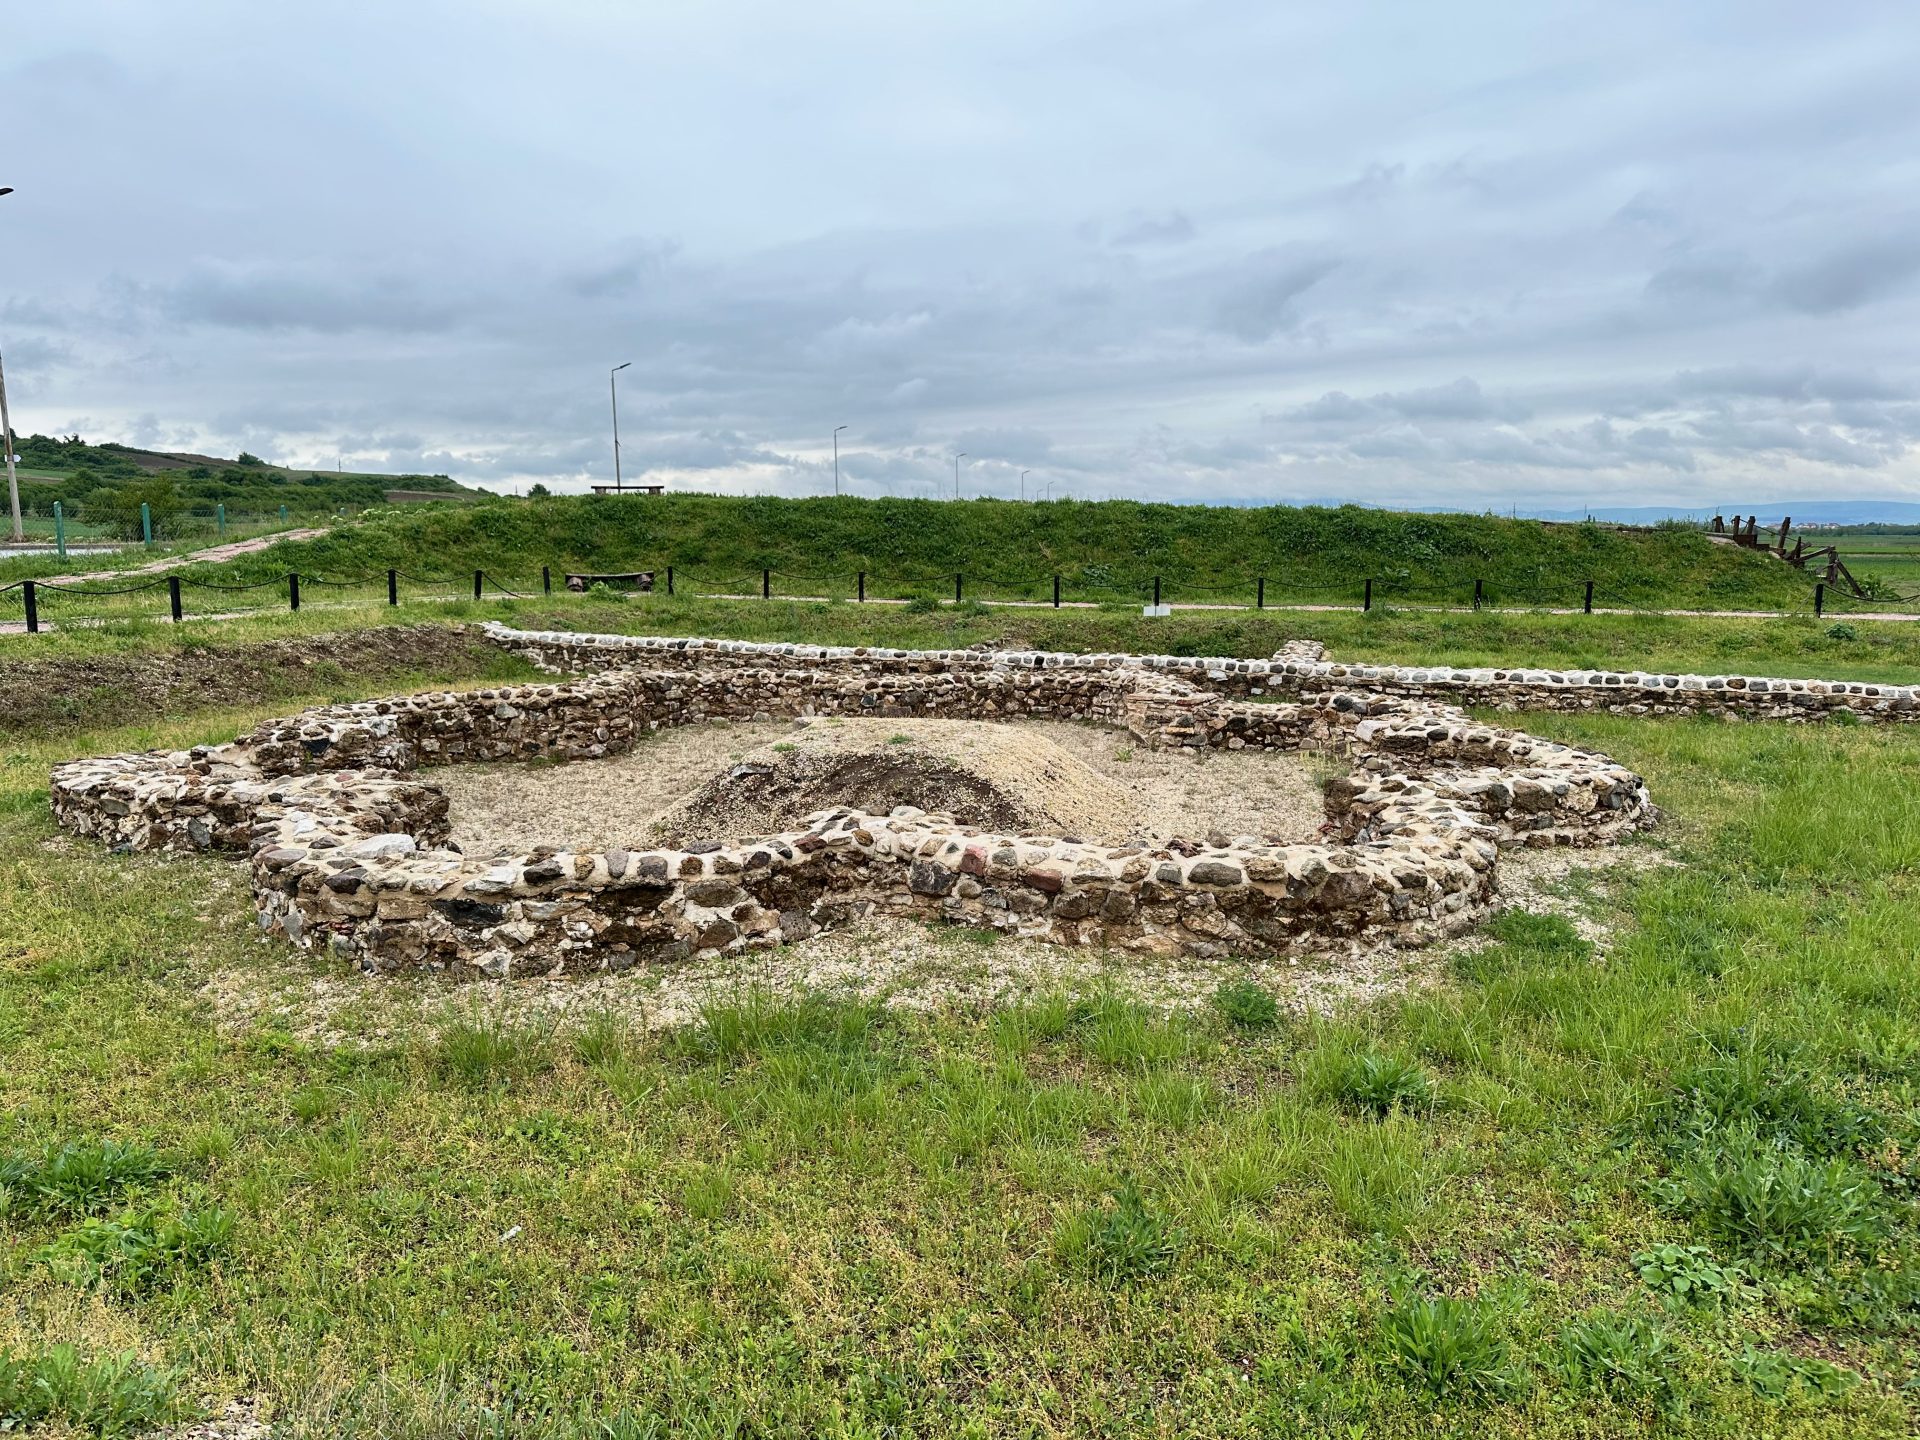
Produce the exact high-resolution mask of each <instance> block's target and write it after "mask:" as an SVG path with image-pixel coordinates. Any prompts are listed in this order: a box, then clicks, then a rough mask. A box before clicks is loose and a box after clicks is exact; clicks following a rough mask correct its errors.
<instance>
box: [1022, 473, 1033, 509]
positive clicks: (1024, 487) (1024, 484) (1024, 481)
mask: <svg viewBox="0 0 1920 1440" xmlns="http://www.w3.org/2000/svg"><path fill="white" fill-rule="evenodd" d="M1032 473H1033V472H1032V471H1031V470H1022V471H1021V472H1020V499H1021V500H1022V502H1024V501H1025V500H1026V498H1027V476H1029V475H1031V474H1032Z"/></svg>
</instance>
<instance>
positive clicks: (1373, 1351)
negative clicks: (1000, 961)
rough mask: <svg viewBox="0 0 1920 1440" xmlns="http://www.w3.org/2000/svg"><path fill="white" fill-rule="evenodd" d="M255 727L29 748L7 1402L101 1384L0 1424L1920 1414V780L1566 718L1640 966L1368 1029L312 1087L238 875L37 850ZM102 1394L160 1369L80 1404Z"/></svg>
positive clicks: (771, 1051) (832, 1028)
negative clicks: (1634, 852) (1610, 823)
mask: <svg viewBox="0 0 1920 1440" xmlns="http://www.w3.org/2000/svg"><path fill="white" fill-rule="evenodd" d="M826 613H827V616H828V618H829V619H832V618H835V617H837V615H838V613H839V612H837V611H832V612H826ZM785 618H786V623H787V625H788V627H789V633H790V634H796V635H807V634H808V631H807V630H806V628H805V626H804V625H803V624H800V623H798V622H799V621H800V620H803V619H804V612H795V613H793V614H790V615H788V616H787V617H785ZM974 618H979V617H971V618H970V619H969V623H972V620H973V619H974ZM1095 618H1096V620H1097V619H1098V618H1100V617H1095ZM813 633H814V635H815V636H816V637H817V638H828V634H827V633H826V632H823V631H815V632H813ZM414 678H415V679H416V680H419V681H422V682H424V681H425V680H426V679H428V678H434V679H439V680H457V679H459V678H460V677H459V676H458V675H453V674H449V675H443V676H436V677H426V676H420V677H414ZM367 688H368V687H366V686H364V685H356V684H355V683H354V682H353V680H352V679H351V677H346V678H343V679H341V680H339V681H337V682H332V683H329V684H328V685H327V687H326V688H325V689H324V690H323V691H322V692H321V693H320V694H318V695H314V696H312V697H310V698H313V699H321V698H328V697H337V696H344V695H348V694H353V693H364V692H365V690H366V689H367ZM377 688H387V687H384V686H383V687H377ZM288 703H291V702H290V701H289V702H288ZM273 708H285V707H284V706H283V705H276V706H275V707H273ZM248 718H249V716H248V715H247V714H241V713H236V712H231V711H228V712H220V713H213V714H207V715H203V716H201V717H199V718H196V719H191V720H176V721H173V722H170V723H168V724H166V725H162V726H151V725H149V726H141V727H136V728H132V729H126V728H122V729H116V730H104V731H103V730H83V731H79V732H69V733H67V734H64V735H59V736H50V737H46V738H43V739H38V740H32V741H27V740H20V739H16V740H15V741H14V742H13V744H11V745H10V746H7V747H0V1155H3V1156H4V1157H6V1158H5V1159H4V1160H0V1165H4V1166H6V1167H7V1172H6V1178H5V1180H4V1181H0V1183H3V1184H4V1185H5V1186H6V1190H5V1199H4V1201H3V1202H0V1349H4V1350H6V1351H8V1352H9V1353H11V1354H12V1355H13V1356H15V1357H16V1359H18V1360H19V1362H20V1363H21V1364H22V1365H35V1366H37V1373H38V1374H39V1375H41V1376H42V1377H44V1376H46V1375H49V1374H50V1375H52V1376H53V1377H54V1378H55V1380H56V1381H58V1382H59V1383H57V1384H55V1385H53V1386H51V1387H42V1388H40V1389H32V1388H30V1387H29V1386H28V1385H27V1382H26V1380H25V1379H24V1378H22V1377H19V1376H11V1377H10V1376H9V1374H8V1372H7V1371H6V1370H5V1369H4V1362H0V1416H3V1415H5V1414H6V1413H7V1407H8V1405H9V1403H14V1402H17V1404H18V1413H20V1414H22V1415H31V1414H34V1413H39V1412H45V1411H48V1410H51V1411H52V1412H53V1413H54V1414H55V1415H56V1416H64V1417H66V1418H68V1419H75V1420H78V1421H79V1422H81V1423H82V1426H83V1428H92V1429H108V1428H111V1424H112V1420H111V1414H110V1412H109V1409H108V1407H110V1406H113V1405H118V1407H119V1410H118V1412H117V1413H118V1414H120V1415H121V1416H122V1417H124V1418H125V1419H126V1421H127V1423H128V1424H129V1425H132V1424H135V1423H136V1422H138V1421H140V1420H142V1419H143V1418H145V1417H149V1416H153V1415H157V1414H160V1413H163V1412H164V1411H166V1410H167V1409H168V1408H169V1407H170V1406H173V1405H176V1404H180V1403H185V1404H194V1403H205V1402H208V1401H216V1402H217V1401H218V1400H220V1399H222V1398H224V1397H225V1396H228V1395H233V1394H240V1395H247V1396H254V1397H260V1398H262V1399H263V1400H264V1401H265V1402H266V1403H267V1404H268V1405H269V1406H270V1407H272V1409H273V1410H274V1411H275V1413H276V1415H277V1416H278V1417H279V1418H281V1419H282V1420H284V1421H285V1422H286V1423H287V1424H288V1425H289V1427H290V1429H291V1430H292V1431H294V1432H295V1433H324V1434H327V1435H330V1436H337V1435H341V1434H365V1435H373V1434H378V1435H382V1436H396V1435H420V1436H425V1435H454V1434H461V1435H467V1434H474V1433H486V1434H502V1435H519V1434H527V1435H580V1436H588V1435H592V1436H609V1435H612V1436H630V1435H631V1436H639V1435H658V1434H686V1435H795V1436H799V1435H816V1434H818V1435H849V1436H852V1435H878V1434H950V1433H951V1434H982V1435H997V1434H1063V1435H1064V1434H1074V1435H1082V1434H1083V1435H1096V1434H1102V1435H1105V1434H1111V1435H1118V1434H1139V1433H1155V1434H1165V1435H1195V1436H1200V1435H1205V1436H1219V1435H1248V1436H1251V1435H1270V1434H1305V1435H1323V1436H1338V1437H1352V1436H1355V1435H1366V1436H1369V1437H1374V1436H1401V1435H1405V1436H1413V1435H1419V1436H1435V1435H1460V1436H1474V1437H1484V1436H1522V1435H1524V1436H1528V1437H1539V1436H1561V1435H1565V1436H1575V1435H1581V1436H1591V1435H1597V1434H1608V1435H1612V1434H1625V1433H1667V1432H1683V1433H1688V1434H1695V1435H1702V1436H1729V1437H1732V1436H1740V1437H1745V1436H1750V1435H1755V1434H1769V1435H1780V1436H1788V1435H1794V1436H1829V1435H1830V1436H1836V1437H1837V1436H1842V1435H1844V1436H1889V1437H1890V1436H1895V1435H1904V1434H1910V1433H1912V1430H1913V1428H1914V1425H1915V1423H1916V1419H1917V1418H1920V1415H1917V1412H1916V1405H1917V1404H1920V1402H1916V1399H1915V1394H1916V1383H1917V1381H1920V1363H1917V1362H1920V1350H1917V1348H1916V1340H1915V1336H1914V1329H1913V1327H1914V1324H1915V1319H1916V1284H1915V1281H1916V1270H1915V1266H1916V1264H1917V1263H1920V1236H1917V1235H1916V1226H1915V1214H1914V1206H1913V1197H1914V1194H1915V1189H1916V1185H1920V1175H1916V1173H1915V1170H1914V1162H1913V1158H1912V1157H1913V1156H1914V1155H1915V1154H1916V1153H1920V1151H1917V1150H1916V1146H1917V1145H1920V1133H1916V1126H1915V1123H1914V1104H1915V1087H1916V1084H1917V1083H1920V1003H1917V1002H1916V1000H1915V996H1916V994H1920V991H1917V990H1916V987H1915V985H1914V983H1913V981H1914V976H1913V963H1914V961H1913V957H1914V955H1915V954H1916V953H1920V922H1917V921H1916V920H1915V916H1916V914H1920V911H1917V910H1916V908H1915V904H1914V901H1915V894H1914V883H1913V876H1914V874H1915V869H1916V865H1920V783H1916V782H1920V735H1916V734H1914V733H1912V732H1907V731H1900V732H1882V731H1877V730H1870V729H1866V728H1850V729H1849V728H1825V727H1823V728H1819V729H1790V728H1775V727H1767V726H1758V725H1755V726H1724V725H1713V724H1698V723H1673V722H1641V723H1634V722H1628V721H1621V720H1615V719H1611V718H1605V717H1594V718H1583V719H1575V718H1569V717H1536V718H1534V719H1533V720H1531V721H1529V722H1528V723H1529V724H1530V725H1531V726H1532V728H1534V729H1535V730H1537V731H1539V732H1541V733H1546V734H1550V735H1554V736H1556V737H1559V738H1563V739H1566V740H1569V741H1573V742H1577V743H1581V744H1590V745H1594V746H1598V747H1600V748H1603V749H1605V750H1607V751H1609V752H1611V753H1613V754H1615V755H1617V756H1619V757H1620V758H1621V759H1622V760H1624V761H1625V762H1627V763H1628V764H1631V765H1633V766H1635V767H1636V768H1638V769H1640V770H1642V771H1643V772H1644V773H1645V774H1646V775H1647V776H1648V778H1649V781H1650V783H1651V784H1652V786H1653V788H1654V792H1655V794H1656V796H1657V797H1658V798H1659V800H1660V802H1661V803H1662V805H1663V806H1665V807H1666V808H1667V809H1668V811H1669V813H1670V815H1671V817H1672V818H1671V820H1670V823H1669V826H1668V828H1667V829H1666V830H1665V831H1664V833H1663V834H1662V835H1661V836H1659V837H1658V839H1657V841H1656V843H1658V844H1661V845H1664V846H1668V847H1671V850H1672V853H1673V857H1674V858H1676V859H1678V860H1680V861H1681V862H1682V863H1681V864H1680V865H1679V866H1677V867H1673V868H1665V869H1656V870H1653V871H1648V872H1643V873H1641V874H1639V875H1638V877H1637V878H1632V879H1630V880H1628V881H1626V882H1625V884H1624V886H1623V888H1620V889H1618V890H1616V891H1614V892H1612V893H1613V894H1614V895H1615V897H1616V898H1615V900H1613V901H1607V900H1603V899H1600V898H1598V897H1597V896H1596V897H1594V898H1593V899H1592V900H1591V902H1590V903H1591V913H1593V914H1594V916H1595V917H1596V918H1599V919H1602V920H1605V921H1608V922H1610V923H1612V924H1614V925H1615V926H1616V927H1617V930H1618V933H1617V935H1616V937H1615V938H1614V940H1613V941H1612V942H1611V944H1610V945H1609V947H1608V949H1607V951H1606V953H1605V954H1596V953H1594V952H1593V951H1592V950H1591V949H1590V948H1589V947H1588V946H1587V945H1586V944H1585V943H1584V942H1583V941H1581V940H1580V939H1579V938H1578V937H1577V936H1576V935H1575V933H1574V932H1573V931H1572V930H1571V929H1570V927H1569V926H1568V925H1567V924H1566V923H1565V922H1564V921H1560V920H1557V919H1551V918H1544V917H1532V918H1529V917H1525V916H1516V917H1513V918H1510V919H1508V920H1506V921H1504V922H1502V923H1501V924H1500V925H1499V926H1498V927H1497V928H1496V934H1497V937H1498V939H1497V943H1496V944H1494V945H1493V947H1492V948H1490V949H1485V950H1482V951H1479V952H1478V953H1474V954H1462V955H1459V956H1457V957H1454V958H1452V959H1451V960H1448V961H1446V962H1444V963H1443V965H1442V974H1441V976H1440V977H1439V983H1437V984H1436V985H1434V986H1432V987H1430V988H1426V989H1423V990H1420V991H1417V992H1415V993H1413V994H1411V995H1403V996H1397V997H1388V998H1385V999H1383V1000H1381V1001H1379V1002H1378V1003H1376V1004H1373V1005H1371V1006H1367V1007H1360V1008H1355V1009H1352V1010H1350V1011H1348V1012H1345V1013H1342V1014H1340V1015H1337V1016H1335V1017H1333V1018H1330V1019H1321V1020H1318V1021H1308V1020H1303V1019H1293V1018H1288V1017H1286V1016H1284V1015H1281V1016H1274V1015H1273V1014H1271V1013H1270V1011H1269V1009H1268V1007H1265V1006H1263V1005H1262V1004H1261V1003H1259V997H1258V996H1257V995H1254V994H1252V993H1251V992H1249V991H1248V990H1247V989H1245V988H1244V987H1241V988H1238V989H1234V990H1230V991H1227V992H1225V993H1224V994H1223V996H1222V997H1221V1001H1220V1003H1217V1004H1215V1005H1214V1006H1211V1007H1206V1008H1203V1009H1202V1010H1201V1011H1200V1012H1197V1013H1193V1014H1185V1015H1174V1016H1171V1017H1169V1016H1165V1015H1161V1014H1157V1013H1149V1012H1146V1011H1142V1010H1140V1009H1139V1008H1137V1007H1135V1006H1134V1005H1132V1004H1131V1003H1129V1001H1128V1000H1127V999H1126V997H1125V995H1124V994H1123V993H1094V994H1090V995H1081V996H1068V995H1054V994H1042V995H1037V996H1034V997H1032V998H1031V999H1029V1000H1028V1001H1027V1002H1025V1003H1022V1004H1018V1005H1015V1006H1012V1007H1009V1008H1006V1009H1003V1010H999V1011H996V1012H991V1013H973V1012H959V1013H935V1014H930V1015H919V1014H912V1013H904V1012H890V1011H885V1010H881V1009H876V1008H873V1007H871V1006H867V1005H860V1004H852V1003H844V1002H839V1001H835V1000H834V999H833V998H832V997H830V996H821V997H817V998H815V999H812V1000H809V1001H804V1002H799V1003H792V1002H779V1003H776V1002H773V1001H770V1000H768V999H767V998H765V997H760V996H755V995H754V994H752V993H750V992H743V993H742V994H741V995H740V996H739V997H738V999H737V1003H733V1004H723V1005H719V1006H716V1007H715V1008H713V1009H712V1010H710V1011H709V1012H708V1013H707V1015H706V1016H705V1018H704V1020H703V1021H702V1022H701V1023H699V1024H697V1025H695V1026H694V1027H693V1028H691V1029H690V1030H686V1031H682V1032H678V1033H674V1034H669V1035H654V1036H649V1035H645V1034H641V1033H637V1032H635V1031H632V1030H630V1029H628V1028H626V1027H624V1026H623V1025H621V1024H619V1023H617V1022H615V1021H613V1020H610V1019H603V1020H599V1021H595V1020H592V1019H589V1018H585V1017H581V1016H575V1017H573V1018H572V1019H571V1020H569V1021H567V1022H565V1023H562V1024H558V1025H551V1026H545V1027H532V1028H530V1027H528V1026H526V1025H524V1024H520V1023H515V1022H512V1021H509V1020H507V1019H505V1018H503V1017H502V1016H501V1015H500V1014H499V1013H497V1012H496V1011H494V1010H492V1009H491V1008H490V1002H489V993H488V992H486V991H481V990H476V991H474V992H472V996H471V1002H472V1009H471V1011H470V1012H466V1013H462V1012H460V1010H459V1009H458V1007H456V1010H455V1018H451V1019H448V1018H441V1019H439V1020H436V1021H433V1022H431V1023H427V1024H424V1025H419V1026H415V1027H409V1026H407V1025H405V1024H402V1025H399V1026H398V1027H396V1026H395V1025H394V1024H393V1021H394V1017H395V1016H396V1015H397V1014H400V1013H403V1012H406V1011H407V1009H408V1007H407V1006H406V1005H405V1004H404V1003H403V1002H404V1001H405V1000H406V999H407V997H408V996H409V995H411V993H412V992H413V991H414V990H415V989H425V990H428V991H432V990H433V987H422V986H415V985H413V984H411V983H408V984H393V985H381V986H371V985H370V986H368V987H367V990H366V994H365V996H364V998H362V999H360V1000H358V1001H357V1002H356V1003H353V1004H351V1005H349V1006H348V1007H347V1008H346V1010H345V1012H344V1014H342V1015H339V1016H336V1017H335V1020H334V1023H333V1029H332V1031H331V1032H330V1033H320V1034H308V1033H304V1032H303V1030H302V1021H301V1016H300V1015H299V1014H298V1013H296V1011H297V1007H296V1011H288V1012H284V1013H276V1012H275V1011H274V1010H273V1009H271V1008H269V1009H268V1010H266V1011H265V1012H264V1013H251V1014H248V1013H245V1012H238V1013H236V1012H234V1011H232V1010H230V1009H222V1008H221V1007H220V1006H219V1004H218V1001H219V997H221V996H225V995H230V994H233V993H235V992H236V991H241V992H243V991H245V990H246V989H247V988H248V986H249V984H251V983H253V982H254V981H256V980H260V979H261V978H262V977H275V976H285V975H287V974H288V973H289V972H291V973H292V974H294V975H295V976H301V975H307V976H310V977H311V979H312V981H313V982H315V983H319V982H322V981H324V980H325V979H326V977H328V976H329V975H331V973H332V972H331V970H330V968H329V967H327V966H326V965H325V964H323V963H316V962H310V961H305V960H301V959H299V958H296V957H294V956H291V955H289V954H288V953H286V952H285V951H284V950H282V949H281V948H280V947H278V946H265V945H262V943H261V942H260V941H259V940H258V939H257V938H256V937H255V935H254V934H253V932H252V927H251V924H250V920H249V917H248V915H247V913H246V902H245V898H244V893H243V882H242V880H241V878H240V876H239V873H238V871H237V868H236V867H234V866H233V865H232V864H231V863H229V862H226V861H221V860H212V859H204V858H201V859H176V860H163V859H158V858H153V857H144V856H113V855H109V854H107V853H105V852H103V851H102V850H100V849H99V848H98V847H95V846H92V845H88V844H84V843H81V842H75V841H71V840H67V839H64V838H62V837H61V836H59V834H58V832H56V831H55V829H54V828H53V826H52V824H51V822H50V820H49V819H48V817H47V814H46V808H45V804H46V801H45V783H46V780H45V777H46V767H47V765H48V764H49V763H51V762H53V761H54V760H56V759H58V758H61V757H62V756H65V755H70V754H76V753H91V752H95V751H102V750H113V749H124V748H133V747H143V746H149V745H156V744H167V745H179V744H185V743H188V742H191V741H196V740H207V739H217V738H223V737H225V736H227V735H230V734H232V733H233V732H234V731H235V730H236V729H237V728H238V727H239V726H240V725H242V724H243V723H244V722H245V721H246V720H247V719H248ZM1616 904H1617V907H1618V908H1617V909H1616V908H1615V905H1616ZM948 943H952V944H954V945H957V946H958V947H959V951H957V952H956V957H957V958H956V963H965V962H964V961H963V960H962V959H961V958H959V952H962V951H969V950H971V951H972V953H973V954H975V955H977V954H978V953H979V952H978V950H977V948H975V947H976V946H977V942H976V941H974V940H973V939H972V938H970V937H969V936H968V935H967V934H966V933H964V932H953V933H952V934H951V939H950V941H949V942H948ZM304 989H305V986H304V985H302V984H299V983H296V984H295V985H294V986H293V987H292V990H293V993H294V994H296V995H297V994H299V993H301V992H302V991H303V990H304ZM436 993H437V992H436ZM108 1145H115V1146H120V1147H123V1148H121V1149H118V1150H107V1149H104V1148H103V1147H106V1146H108ZM65 1342H70V1343H72V1344H74V1345H75V1346H77V1347H78V1348H77V1353H78V1355H79V1357H80V1358H81V1359H83V1360H87V1361H90V1362H94V1363H95V1364H96V1365H98V1364H99V1363H100V1362H104V1361H111V1360H113V1358H114V1357H115V1356H117V1355H119V1354H120V1353H121V1352H133V1358H132V1359H130V1360H128V1361H127V1362H126V1363H125V1364H124V1365H123V1366H122V1367H121V1368H119V1369H117V1370H116V1369H113V1368H112V1367H111V1366H110V1365H109V1366H107V1367H106V1368H96V1369H92V1370H86V1371H72V1370H69V1369H66V1368H63V1366H62V1364H61V1359H62V1354H63V1352H55V1351H50V1347H53V1346H56V1345H58V1344H61V1343H65ZM62 1377H65V1378H62ZM16 1381H17V1383H15V1382H16ZM10 1384H12V1385H13V1389H12V1390H9V1388H8V1387H9V1385H10ZM22 1396H24V1397H25V1398H24V1399H20V1398H19V1397H22ZM36 1396H38V1397H40V1398H39V1399H36V1398H35V1397H36ZM48 1396H54V1397H56V1398H55V1399H53V1400H49V1399H48V1398H47V1397H48ZM35 1407H37V1411H36V1408H35ZM103 1417H105V1418H103Z"/></svg>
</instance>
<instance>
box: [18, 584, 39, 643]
mask: <svg viewBox="0 0 1920 1440" xmlns="http://www.w3.org/2000/svg"><path fill="white" fill-rule="evenodd" d="M20 598H21V599H23V600H25V601H26V602H27V633H28V634H29V635H38V634H39V633H40V597H39V595H38V594H37V593H36V587H35V586H34V583H33V581H31V580H22V581H21V582H20Z"/></svg>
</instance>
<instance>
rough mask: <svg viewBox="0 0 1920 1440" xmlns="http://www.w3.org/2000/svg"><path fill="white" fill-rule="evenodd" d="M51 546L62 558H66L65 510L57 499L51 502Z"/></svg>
mask: <svg viewBox="0 0 1920 1440" xmlns="http://www.w3.org/2000/svg"><path fill="white" fill-rule="evenodd" d="M53 548H54V552H55V553H56V554H57V555H59V557H60V558H61V559H62V560H64V559H66V558H67V512H66V511H65V510H64V509H63V508H62V507H61V505H60V502H59V501H58V500H56V501H54V502H53Z"/></svg>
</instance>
